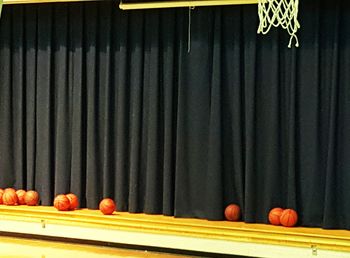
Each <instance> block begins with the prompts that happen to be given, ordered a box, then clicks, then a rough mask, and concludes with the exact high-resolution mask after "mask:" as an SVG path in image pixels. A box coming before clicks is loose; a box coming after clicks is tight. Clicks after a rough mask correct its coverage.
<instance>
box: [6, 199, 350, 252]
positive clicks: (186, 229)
mask: <svg viewBox="0 0 350 258" xmlns="http://www.w3.org/2000/svg"><path fill="white" fill-rule="evenodd" d="M0 216H1V219H0V231H1V232H2V233H3V234H4V233H16V234H29V235H36V236H49V237H55V238H62V239H75V240H77V239H78V240H79V239H80V240H87V241H96V242H101V243H102V242H103V243H114V244H122V245H137V246H146V247H155V248H169V249H178V250H185V251H194V252H204V253H218V254H231V255H246V256H253V257H282V256H283V257H296V256H299V257H315V256H317V257H327V258H329V257H350V231H347V230H324V229H319V228H303V227H295V228H286V227H279V226H272V225H265V224H247V223H243V222H228V221H207V220H201V219H184V218H174V217H168V216H163V215H146V214H131V213H127V212H115V213H114V214H113V215H111V216H104V215H102V214H101V213H100V211H98V210H88V209H80V210H76V211H68V212H58V211H56V209H55V208H53V207H45V206H36V207H30V206H3V205H0ZM65 241H67V240H65ZM0 249H1V247H0ZM0 257H1V253H0ZM129 257H133V256H129ZM135 257H137V256H135Z"/></svg>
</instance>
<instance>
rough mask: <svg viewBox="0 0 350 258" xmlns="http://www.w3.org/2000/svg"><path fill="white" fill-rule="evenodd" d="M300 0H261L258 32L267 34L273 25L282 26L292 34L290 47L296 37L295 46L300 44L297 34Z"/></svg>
mask: <svg viewBox="0 0 350 258" xmlns="http://www.w3.org/2000/svg"><path fill="white" fill-rule="evenodd" d="M298 8H299V0H259V3H258V15H259V20H260V24H259V28H258V33H262V34H266V33H268V32H269V30H270V29H271V27H272V26H274V27H278V26H280V25H281V26H282V28H283V29H285V30H287V32H288V34H289V35H290V39H289V44H288V47H289V48H290V47H291V46H292V41H293V39H295V46H296V47H298V46H299V41H298V37H297V35H296V33H297V31H298V29H299V28H300V24H299V22H298Z"/></svg>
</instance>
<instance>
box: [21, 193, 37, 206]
mask: <svg viewBox="0 0 350 258" xmlns="http://www.w3.org/2000/svg"><path fill="white" fill-rule="evenodd" d="M24 201H25V203H26V204H27V205H29V206H35V205H38V204H39V194H38V192H37V191H33V190H30V191H27V192H26V194H25V195H24Z"/></svg>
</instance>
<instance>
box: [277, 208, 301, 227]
mask: <svg viewBox="0 0 350 258" xmlns="http://www.w3.org/2000/svg"><path fill="white" fill-rule="evenodd" d="M280 222H281V224H282V225H283V226H285V227H293V226H295V225H296V224H297V222H298V214H297V212H296V211H295V210H293V209H286V210H284V211H283V212H282V214H281V217H280Z"/></svg>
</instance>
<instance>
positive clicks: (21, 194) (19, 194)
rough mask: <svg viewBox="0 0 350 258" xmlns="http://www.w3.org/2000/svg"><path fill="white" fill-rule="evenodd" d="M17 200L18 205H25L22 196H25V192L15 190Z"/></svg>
mask: <svg viewBox="0 0 350 258" xmlns="http://www.w3.org/2000/svg"><path fill="white" fill-rule="evenodd" d="M16 194H17V198H18V204H19V205H23V204H26V201H25V200H24V195H25V194H26V191H24V190H23V189H20V190H17V191H16Z"/></svg>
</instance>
